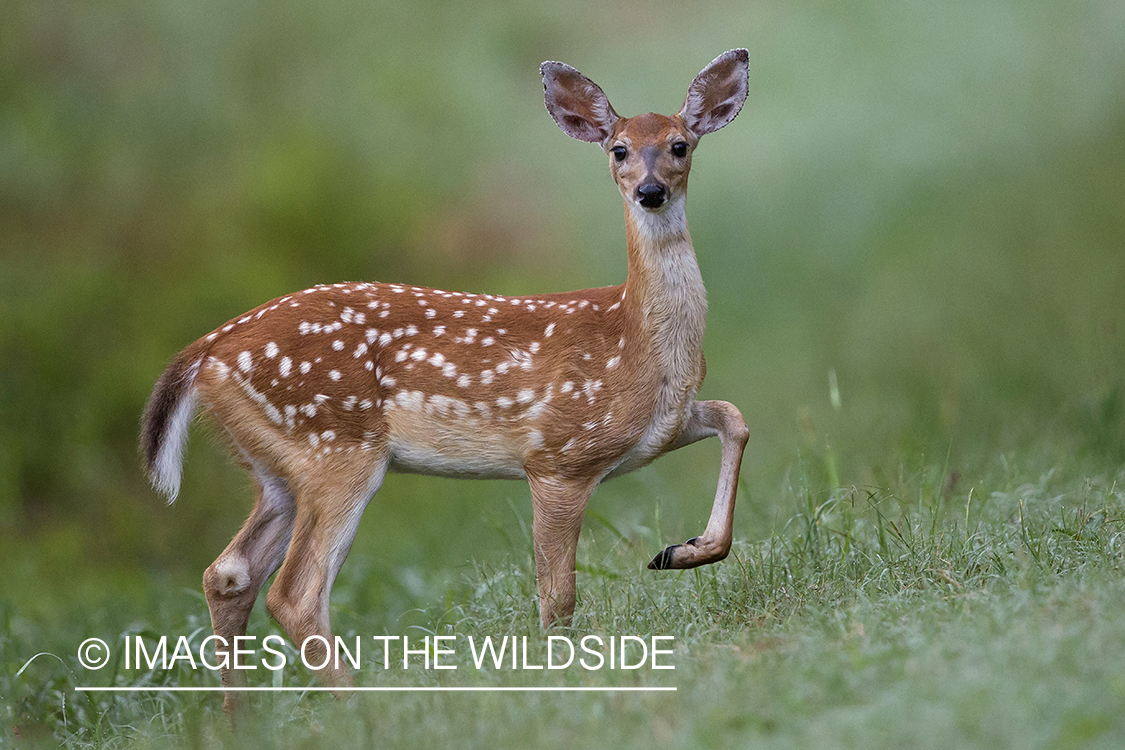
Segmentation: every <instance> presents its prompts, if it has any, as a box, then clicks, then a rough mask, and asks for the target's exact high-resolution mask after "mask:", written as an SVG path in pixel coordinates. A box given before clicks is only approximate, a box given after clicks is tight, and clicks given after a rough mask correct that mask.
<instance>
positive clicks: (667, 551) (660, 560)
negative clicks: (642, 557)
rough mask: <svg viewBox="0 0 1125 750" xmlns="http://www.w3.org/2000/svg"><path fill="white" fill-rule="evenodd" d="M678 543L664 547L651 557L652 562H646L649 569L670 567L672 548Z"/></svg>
mask: <svg viewBox="0 0 1125 750" xmlns="http://www.w3.org/2000/svg"><path fill="white" fill-rule="evenodd" d="M679 546H680V545H678V544H673V545H672V546H671V547H665V548H664V551H663V552H661V553H660V554H659V555H657V556H656V557H654V558H652V562H650V563H649V564H648V569H649V570H668V569H669V568H671V567H672V554H673V553H672V550H674V549H676V547H679Z"/></svg>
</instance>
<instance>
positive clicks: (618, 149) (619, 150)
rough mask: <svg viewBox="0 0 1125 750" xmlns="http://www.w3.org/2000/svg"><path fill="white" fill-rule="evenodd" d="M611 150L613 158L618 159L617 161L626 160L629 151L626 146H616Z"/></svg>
mask: <svg viewBox="0 0 1125 750" xmlns="http://www.w3.org/2000/svg"><path fill="white" fill-rule="evenodd" d="M609 151H610V153H612V154H613V158H614V159H617V161H625V156H626V155H627V154H628V153H629V152H628V151H626V150H625V147H624V146H614V147H613V148H611V149H610V150H609Z"/></svg>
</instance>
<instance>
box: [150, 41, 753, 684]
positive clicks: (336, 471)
mask: <svg viewBox="0 0 1125 750" xmlns="http://www.w3.org/2000/svg"><path fill="white" fill-rule="evenodd" d="M540 72H541V73H542V75H543V84H544V88H545V91H546V95H545V98H546V104H547V110H548V111H549V112H550V114H551V116H552V117H553V118H554V119H555V122H557V123H558V125H559V127H560V128H562V130H563V132H565V133H566V134H567V135H570V136H573V137H574V138H578V139H580V140H583V141H589V142H591V143H597V144H600V145H601V147H602V148H603V149H604V150H605V152H606V154H607V155H608V156H609V166H610V172H611V173H612V175H613V178H614V180H616V181H617V185H618V187H619V188H620V190H621V195H622V197H623V198H624V201H625V228H626V240H627V245H628V256H629V266H628V278H627V279H626V281H625V283H624V284H623V285H621V286H612V287H603V288H600V289H586V290H582V291H578V292H564V293H557V294H537V295H532V296H529V297H500V296H494V295H487V294H465V293H461V292H444V291H439V290H436V289H424V288H420V287H413V286H404V285H400V284H366V283H357V284H333V285H330V286H318V287H314V288H312V289H306V290H304V291H301V292H296V293H295V294H290V295H286V296H284V297H281V298H279V299H275V300H272V301H270V302H267V303H265V304H264V305H261V306H260V307H258V308H255V309H254V310H251V311H250V312H248V313H246V314H245V315H241V316H239V317H237V318H235V319H233V320H231V321H230V322H228V323H226V324H225V325H223V326H221V327H220V328H218V329H216V330H214V331H213V332H211V333H209V334H207V335H206V336H204V337H203V338H201V339H199V340H198V341H196V342H195V343H193V344H191V345H190V346H189V347H187V348H186V349H185V350H184V351H183V352H181V353H180V354H179V356H178V357H176V359H175V361H174V362H173V363H172V364H171V365H170V366H169V367H168V369H167V370H166V371H165V372H164V374H163V375H162V376H161V377H160V379H159V381H158V382H157V384H156V388H155V389H154V391H153V393H152V396H151V398H150V399H149V402H148V406H147V407H146V410H145V418H144V430H143V436H142V440H143V446H142V447H143V451H144V457H145V461H146V462H147V466H148V470H149V473H150V476H151V477H152V481H153V483H154V484H155V486H156V487H158V488H159V489H160V490H162V491H163V492H164V493H166V494H167V495H168V496H169V497H170V498H172V499H174V498H175V497H176V494H177V493H178V491H179V486H180V471H181V469H180V464H181V458H182V453H183V446H184V444H185V441H186V439H187V430H188V425H189V423H190V422H191V419H192V414H193V412H194V410H195V406H196V403H197V402H200V403H202V405H203V407H204V408H205V409H206V411H207V412H208V413H209V414H210V416H211V418H212V419H213V420H214V422H215V423H216V424H217V425H218V426H219V428H220V430H221V432H223V433H224V434H225V435H226V436H227V437H228V438H229V439H230V441H231V443H232V444H233V446H234V450H235V451H236V452H237V454H238V456H239V457H240V459H241V460H242V462H243V463H244V464H245V465H246V467H247V468H248V469H249V470H250V471H251V472H252V474H253V476H254V478H255V480H256V482H257V486H258V497H257V502H256V504H255V506H254V510H253V512H252V513H251V514H250V517H249V518H248V519H247V521H246V523H245V524H244V525H243V527H242V529H241V531H239V532H238V535H237V536H235V538H234V540H233V541H232V542H231V543H230V545H229V546H228V547H227V548H226V550H224V551H223V553H222V554H221V555H220V556H219V558H218V559H217V560H215V562H214V563H213V564H212V565H211V567H209V568H208V569H207V572H206V573H205V575H204V578H203V585H204V591H205V592H206V595H207V603H208V606H209V608H210V610H211V621H212V625H213V627H214V629H215V634H216V635H218V636H222V637H223V638H225V639H226V641H227V642H232V641H233V638H234V637H235V636H240V635H244V634H245V632H246V623H247V619H248V616H249V613H250V610H251V607H252V606H253V603H254V600H255V599H256V598H257V595H258V592H259V590H260V588H261V587H262V585H263V584H264V583H265V581H266V579H267V578H268V577H269V576H270V575H271V574H272V573H273V572H274V571H275V570H278V567H279V566H280V571H279V572H278V574H277V579H276V580H275V581H274V583H273V585H272V586H271V587H270V590H269V594H268V596H267V597H266V603H267V606H268V609H269V612H270V614H271V615H272V616H273V617H274V619H276V620H277V622H278V623H279V624H280V625H281V626H282V627H283V628H284V629H285V631H286V633H288V635H289V637H290V638H291V639H292V640H293V642H294V643H295V644H297V645H298V646H299V645H300V644H301V643H302V642H304V641H305V639H306V638H308V637H309V636H313V635H320V636H324V637H326V638H328V639H329V641H331V631H330V629H329V618H328V598H329V592H330V591H331V589H332V582H333V580H334V579H335V577H336V573H337V571H338V570H339V569H340V565H341V564H342V563H343V561H344V558H345V557H346V556H347V554H348V549H349V548H350V547H351V544H352V539H353V537H354V536H355V533H356V528H357V526H358V524H359V519H360V516H361V515H362V514H363V511H364V509H365V508H366V507H367V504H368V502H369V501H370V500H371V498H372V496H373V495H374V494H375V493H376V492H377V491H378V489H379V486H380V485H381V484H382V482H383V477H384V475H385V474H386V473H387V472H388V471H403V472H416V473H422V474H434V475H438V476H446V477H477V478H488V477H491V478H509V479H526V480H527V481H528V483H529V484H530V485H531V500H532V507H533V511H534V521H533V526H532V529H533V536H534V548H535V563H536V569H537V572H538V582H539V609H540V616H541V619H542V623H543V626H544V627H548V626H550V625H552V624H554V623H563V624H566V623H569V622H570V619H571V616H572V614H573V612H574V603H575V588H574V587H575V580H574V572H575V550H576V547H577V544H578V534H579V530H580V529H581V526H582V518H583V514H584V511H585V508H586V501H587V500H588V499H589V497H590V494H591V493H592V492H593V491H594V488H595V487H597V485H598V483H600V482H602V481H603V480H605V479H607V478H609V477H613V476H617V475H620V474H623V473H625V472H628V471H632V470H634V469H637V468H639V467H641V466H644V465H646V464H648V463H649V462H651V461H652V460H653V459H655V458H657V457H658V456H660V455H662V454H664V453H667V452H668V451H671V450H675V449H676V448H680V447H682V446H685V445H688V444H689V443H694V442H695V441H697V440H700V439H702V438H705V437H709V436H711V435H718V436H719V439H720V441H721V443H722V464H721V468H720V475H719V481H718V490H717V492H716V494H715V500H714V505H713V507H712V509H711V517H710V520H709V521H708V523H707V528H706V530H705V531H704V532H703V534H702V535H701V536H699V537H696V538H694V539H691V540H689V541H687V542H685V543H684V544H677V545H674V546H671V547H668V548H667V549H665V550H664V551H662V552H661V553H660V554H658V555H657V556H656V557H655V558H654V559H653V561H652V562H651V563H649V567H650V568H654V569H658V570H663V569H669V568H691V567H694V566H697V565H704V564H706V563H712V562H716V561H718V560H722V559H723V558H724V557H726V555H727V553H728V551H729V550H730V544H731V525H732V522H733V517H734V501H735V491H736V488H737V484H738V470H739V465H740V463H741V461H742V452H743V449H744V447H745V445H746V440H747V434H748V433H747V430H746V424H745V422H744V421H743V419H742V415H741V414H740V413H739V412H738V409H736V408H735V407H734V406H732V405H731V404H728V403H726V402H724V401H696V400H695V394H696V391H697V389H698V388H699V386H700V384H701V383H702V381H703V374H704V369H705V368H704V362H703V351H702V345H703V328H704V318H705V316H706V312H707V301H706V297H705V292H704V289H703V281H702V279H701V277H700V273H699V266H698V264H697V262H696V259H695V252H694V250H693V249H692V244H691V238H690V237H689V235H688V229H687V219H686V216H685V212H684V202H685V194H686V191H687V179H688V170H689V169H690V167H691V157H692V152H693V151H694V149H695V147H696V144H697V143H698V142H699V138H700V137H701V136H703V135H705V134H707V133H710V132H712V131H714V130H718V129H719V128H721V127H723V126H724V125H726V124H727V123H729V122H730V121H731V120H733V119H734V117H735V115H737V114H738V112H739V110H740V109H741V107H742V104H743V102H744V101H745V99H746V93H747V52H746V50H744V49H738V50H732V51H730V52H727V53H725V54H723V55H720V56H719V57H717V58H716V59H715V60H714V61H712V62H711V64H710V65H708V66H707V67H706V68H705V69H704V70H703V72H701V73H700V74H699V75H698V76H697V77H696V78H695V80H694V81H693V82H692V84H691V86H690V88H689V89H688V93H687V98H686V100H685V101H684V106H683V108H682V109H681V110H680V112H679V113H678V114H675V115H672V116H671V117H665V116H662V115H657V114H645V115H640V116H638V117H632V118H625V117H620V116H618V115H617V113H616V112H614V111H613V107H611V106H610V103H609V100H608V99H606V96H605V94H604V93H603V92H602V90H601V89H600V88H599V87H598V86H597V85H596V84H594V83H593V82H592V81H591V80H590V79H588V78H586V77H585V76H583V75H582V74H581V73H579V72H578V71H577V70H575V69H573V68H571V67H569V66H567V65H563V64H562V63H557V62H545V63H543V65H542V67H541V68H540ZM315 660H316V656H315V655H313V656H312V658H311V659H310V661H315ZM222 676H223V683H224V685H227V686H230V685H231V684H233V679H234V675H233V674H232V672H231V671H230V670H224V672H223V675H222ZM321 677H322V678H323V679H325V680H326V681H327V682H328V683H329V684H333V685H338V684H341V683H347V682H348V681H349V679H350V675H349V674H348V673H347V672H346V671H343V670H336V669H334V668H332V666H331V665H330V666H329V667H328V668H326V669H325V670H323V672H322V674H321ZM231 699H232V696H231V694H228V701H230V703H228V706H229V705H233V701H232V700H231Z"/></svg>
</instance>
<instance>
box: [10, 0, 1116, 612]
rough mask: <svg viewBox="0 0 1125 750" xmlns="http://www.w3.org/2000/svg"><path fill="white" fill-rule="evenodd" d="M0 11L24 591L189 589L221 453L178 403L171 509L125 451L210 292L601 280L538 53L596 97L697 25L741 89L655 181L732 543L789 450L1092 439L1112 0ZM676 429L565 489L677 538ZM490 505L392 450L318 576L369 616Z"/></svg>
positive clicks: (661, 82)
mask: <svg viewBox="0 0 1125 750" xmlns="http://www.w3.org/2000/svg"><path fill="white" fill-rule="evenodd" d="M0 17H2V18H3V19H4V20H3V22H2V23H0V81H2V85H0V565H2V566H3V569H4V570H5V574H4V577H3V583H0V589H6V590H7V594H6V596H8V597H9V598H10V600H11V601H13V602H15V603H16V605H17V606H18V607H20V608H22V609H24V610H25V612H26V613H27V614H28V616H37V615H38V616H41V617H50V616H51V613H52V612H54V611H56V608H58V607H63V606H64V605H63V604H62V602H63V601H64V600H65V601H66V602H69V604H67V605H65V606H66V607H67V608H69V607H72V606H76V604H75V603H76V602H88V603H95V604H96V603H98V602H102V601H104V600H105V596H106V592H107V591H108V590H111V589H112V590H114V591H116V592H119V593H120V592H128V591H130V590H131V589H132V588H136V590H138V591H139V590H147V589H145V587H146V586H148V585H150V584H151V582H152V581H154V580H156V581H166V582H169V583H172V584H176V585H182V586H185V587H191V588H197V587H198V585H199V584H198V580H199V577H200V575H201V574H202V571H203V569H204V567H205V566H206V565H207V564H208V563H209V562H210V561H211V560H212V559H214V557H216V556H217V555H218V553H219V552H220V551H221V549H222V548H223V547H224V546H225V545H226V543H227V541H228V540H229V539H230V537H231V536H232V535H233V533H234V532H235V530H236V529H237V527H238V526H239V525H240V523H241V521H242V519H243V518H244V517H245V515H246V514H247V512H248V510H249V506H250V503H251V500H252V493H251V491H250V488H249V483H248V480H247V479H246V478H245V477H244V475H243V474H242V472H241V471H240V470H239V469H238V468H237V467H236V466H234V465H233V462H232V461H231V460H230V459H229V458H227V457H226V455H225V453H224V452H223V451H222V450H220V449H219V448H218V447H217V446H216V444H215V442H214V441H208V439H207V438H206V437H205V436H206V435H207V431H206V430H196V432H195V436H194V437H193V441H192V444H191V447H190V449H189V456H188V461H187V467H186V474H185V485H184V489H183V491H182V493H181V496H180V500H179V501H178V502H177V503H176V504H175V505H173V506H166V505H165V504H164V503H163V502H162V500H161V498H159V497H158V496H157V495H156V494H155V493H154V492H152V491H151V490H150V489H149V488H148V487H147V484H146V481H145V479H144V477H143V475H142V471H141V468H140V462H139V460H138V458H137V453H136V447H135V446H136V433H137V429H138V424H139V415H140V412H141V409H142V407H143V404H144V401H145V399H146V397H147V395H148V392H149V389H150V388H151V386H152V383H153V382H154V381H155V379H156V377H157V376H158V375H159V373H160V371H161V370H162V368H163V366H164V365H165V364H166V363H167V362H168V361H169V360H170V359H171V358H172V356H174V354H175V353H176V352H177V351H178V350H179V349H180V348H182V347H183V346H185V345H186V344H188V343H189V342H191V341H192V340H194V339H195V338H197V337H198V336H200V335H202V334H204V333H206V332H207V331H209V330H211V329H212V328H214V327H215V326H216V325H218V324H219V323H221V322H222V321H224V320H226V319H227V318H229V317H231V316H234V315H236V314H238V313H240V312H242V311H244V310H246V309H249V308H250V307H253V306H255V305H257V304H258V303H260V302H262V301H264V300H266V299H269V298H272V297H274V296H277V295H281V294H284V293H286V292H290V291H293V290H296V289H300V288H303V287H306V286H309V285H312V284H314V283H318V282H331V281H341V280H381V281H405V282H409V283H412V284H418V285H426V286H437V287H443V288H453V289H462V290H466V291H489V292H493V293H498V294H521V293H528V294H530V293H536V292H547V291H561V290H565V289H572V288H581V287H586V286H602V285H608V284H615V283H620V282H621V281H622V280H623V278H624V272H625V253H624V229H623V220H622V217H621V213H622V208H621V203H620V198H619V196H618V194H617V191H616V188H615V187H614V185H613V183H612V181H611V179H610V178H609V176H608V174H607V169H606V158H605V157H604V155H603V154H601V153H600V151H599V150H598V149H597V148H595V147H592V146H590V145H588V144H583V143H579V142H577V141H573V140H571V139H568V138H567V137H566V136H565V135H563V134H562V133H561V132H559V130H558V129H557V127H556V126H555V124H554V123H553V122H552V121H551V119H550V117H549V116H548V115H547V114H546V112H545V111H544V108H543V104H542V87H541V83H540V79H539V76H538V65H539V63H540V62H541V61H542V60H545V59H558V60H563V61H565V62H568V63H570V64H572V65H574V66H576V67H578V68H579V69H580V70H582V71H583V72H584V73H586V74H587V75H589V76H590V77H591V78H593V79H594V80H595V81H597V82H598V83H599V84H601V86H602V87H603V88H604V89H605V91H606V92H607V94H608V95H609V97H610V99H611V101H612V102H613V103H614V106H615V107H616V109H617V110H618V111H619V112H621V113H623V114H626V115H631V114H637V113H640V112H642V111H648V110H655V111H659V112H662V113H671V112H674V111H676V110H677V109H678V108H679V106H680V103H681V102H682V99H683V95H684V93H685V91H686V87H687V85H688V83H690V81H691V79H692V77H693V76H694V75H695V74H696V72H698V71H699V70H700V69H701V68H702V67H703V66H704V65H705V64H706V63H707V62H708V61H709V60H711V59H712V58H713V57H714V56H715V55H717V54H719V53H720V52H723V51H725V50H727V49H730V48H732V47H737V46H745V47H748V48H749V50H750V60H751V73H750V75H751V80H750V96H749V99H748V102H747V105H746V107H745V109H744V110H743V111H742V114H741V115H740V116H739V117H738V119H737V120H735V122H734V123H733V124H732V125H730V126H729V127H728V128H726V129H724V130H722V131H720V132H719V133H716V134H714V135H711V136H708V137H707V138H706V139H705V140H704V141H703V144H702V146H701V149H700V151H699V152H698V154H697V155H696V157H695V160H694V165H695V169H694V176H693V178H692V187H691V191H690V198H689V203H688V214H689V220H690V223H691V228H692V234H693V237H694V240H695V245H696V251H697V255H698V256H699V261H700V265H701V267H702V270H703V275H704V279H705V281H706V283H707V285H708V290H709V297H710V304H711V307H710V316H709V326H708V337H707V341H706V354H707V357H708V366H709V371H708V381H707V383H706V384H705V386H704V389H703V392H702V394H701V395H702V396H703V397H707V398H723V399H726V400H730V401H733V402H734V403H735V404H737V405H738V406H739V407H740V408H741V409H742V411H743V412H744V414H745V415H746V418H747V422H748V423H749V424H750V427H751V432H752V437H751V442H750V447H749V449H748V451H747V457H746V462H745V464H744V479H745V487H744V492H743V493H742V496H741V500H740V508H739V513H738V520H737V527H736V532H737V535H738V536H739V537H742V538H751V539H754V538H760V537H762V536H765V535H768V534H769V533H770V532H772V531H773V530H775V529H776V528H777V527H778V526H780V525H782V524H784V523H785V521H786V520H787V519H788V518H789V517H790V516H791V515H792V513H793V508H792V507H790V505H791V500H790V499H789V496H788V495H787V494H786V492H785V491H784V488H785V487H786V485H787V483H788V482H789V478H790V476H791V474H792V472H794V471H796V470H801V471H805V472H810V471H811V472H813V473H814V474H816V473H817V472H819V473H821V474H823V475H824V477H823V480H824V483H825V486H826V490H825V491H827V486H828V485H830V484H832V483H834V482H836V483H842V484H845V485H846V484H858V485H877V486H887V485H893V484H894V483H895V482H896V481H901V477H902V475H904V474H914V473H917V472H920V471H925V470H927V467H931V466H938V467H940V468H942V470H943V471H945V470H948V472H949V474H950V475H952V474H953V473H954V472H956V473H957V474H959V475H961V476H963V477H965V478H967V481H971V479H972V477H973V476H975V475H977V474H979V473H980V472H984V471H990V470H994V469H995V468H996V467H997V466H999V465H1008V464H1013V465H1016V464H1021V463H1028V464H1030V465H1034V461H1032V460H1031V459H1030V458H1029V456H1034V457H1040V456H1048V457H1049V460H1050V461H1053V462H1056V463H1057V462H1060V461H1062V462H1068V461H1083V462H1087V463H1088V464H1089V466H1090V469H1089V471H1090V472H1091V473H1093V474H1096V473H1098V472H1108V473H1113V472H1116V471H1117V470H1118V469H1119V468H1120V466H1121V463H1122V462H1123V460H1125V401H1123V399H1125V301H1123V294H1125V4H1122V3H1121V2H1120V0H1097V1H1090V2H1083V1H1079V2H1063V1H1062V0H1052V1H1037V0H972V1H971V2H969V1H963V2H950V3H925V2H893V3H891V2H887V3H879V2H845V3H840V2H835V1H833V2H828V1H827V0H811V1H807V2H802V3H794V2H786V1H784V0H763V1H761V2H753V3H748V2H733V1H731V0H724V1H722V2H701V3H694V4H692V5H691V6H690V7H688V6H685V5H684V4H682V3H670V2H646V3H640V2H633V1H628V2H621V3H608V4H607V3H605V2H581V1H572V2H554V3H542V2H530V1H520V0H516V1H514V2H482V3H462V2H411V3H391V2H386V0H375V1H374V2H355V0H341V1H340V2H334V3H311V2H300V1H298V0H270V1H269V2H260V1H258V0H247V1H245V2H238V3H229V2H215V1H214V0H191V2H182V0H181V1H178V2H169V1H168V0H145V1H144V2H139V1H137V0H102V2H98V3H89V2H72V1H69V0H68V1H65V2H64V1H61V0H34V2H30V1H28V0H22V1H20V0H16V1H12V0H3V1H2V2H0ZM832 382H834V383H835V384H836V386H837V388H838V393H839V399H838V401H834V400H833V398H832V397H831V389H830V383H832ZM711 443H713V444H710V445H708V444H702V445H699V446H696V447H693V448H690V449H687V450H685V451H681V452H679V453H677V454H673V455H671V456H668V457H666V458H664V459H662V460H661V461H660V462H658V463H657V464H655V465H654V466H652V467H650V468H648V469H645V470H643V471H642V472H639V473H637V474H634V475H630V476H629V477H626V478H623V479H620V480H616V481H615V482H613V483H610V484H608V485H606V486H605V487H603V488H602V489H601V490H600V491H599V492H598V493H597V494H596V495H595V498H594V501H593V503H592V504H591V509H592V510H593V511H594V512H595V513H597V514H599V515H600V516H601V517H602V518H605V519H608V520H609V522H610V523H612V525H613V526H614V527H615V528H616V529H618V530H620V531H621V532H622V533H623V534H624V535H625V536H627V537H630V538H633V537H637V538H641V539H643V540H644V545H642V546H643V547H644V548H643V549H639V550H638V552H637V561H638V568H640V567H641V566H643V564H644V563H645V562H646V561H647V560H648V556H649V555H651V554H652V553H655V552H657V551H658V550H659V547H658V546H656V544H657V543H658V541H661V540H663V541H679V540H680V539H682V538H686V536H690V535H692V534H695V533H698V532H699V531H700V530H701V529H702V525H703V524H704V522H705V519H706V517H707V513H708V511H709V508H710V498H711V496H712V494H713V489H714V482H715V479H716V475H717V469H718V446H717V443H714V441H711ZM825 458H830V459H831V460H820V459H825ZM818 467H819V468H818ZM529 516H530V509H529V503H528V493H527V489H526V487H525V486H524V485H522V484H520V483H502V482H478V483H470V482H451V481H447V480H438V479H431V478H419V477H404V476H400V477H393V478H392V479H391V480H390V481H388V482H387V484H386V485H385V487H384V489H383V490H382V491H381V493H380V494H379V496H378V498H377V499H376V500H375V502H374V504H373V505H372V506H371V508H370V509H369V511H368V514H367V517H366V518H365V520H364V523H363V526H362V528H361V535H360V539H359V540H358V542H357V546H356V551H359V550H361V549H364V548H366V549H368V550H370V549H374V548H375V546H376V545H378V548H379V550H380V555H379V556H374V555H367V556H365V557H363V558H362V561H361V563H357V564H362V565H367V566H371V570H370V571H369V574H368V575H367V576H366V578H365V580H367V581H368V582H369V583H370V585H371V586H373V587H374V588H373V589H372V590H371V591H369V592H367V593H365V594H363V596H362V597H361V598H363V599H364V601H361V602H358V604H357V606H360V607H361V608H365V609H377V608H379V607H380V606H382V607H383V608H386V609H388V610H389V611H392V612H393V611H401V610H403V609H405V608H408V607H409V606H412V604H416V603H417V601H419V598H420V600H421V601H425V590H426V582H427V581H432V580H434V579H435V578H438V579H440V578H442V577H447V578H449V579H456V578H457V577H459V576H462V575H463V574H464V571H465V570H466V567H467V566H469V565H470V560H476V561H488V560H490V559H496V558H497V556H500V555H505V554H512V553H513V552H514V553H515V554H524V553H525V551H526V547H527V544H528V543H527V540H526V530H525V528H524V527H525V525H526V524H527V522H528V518H529ZM657 536H659V538H660V539H659V540H658V539H657V538H656V537H657ZM648 546H652V547H653V548H652V549H647V547H648ZM353 556H354V555H353ZM347 571H348V566H345V573H344V575H345V576H346V575H347ZM396 608H397V610H396ZM68 611H73V610H68Z"/></svg>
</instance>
